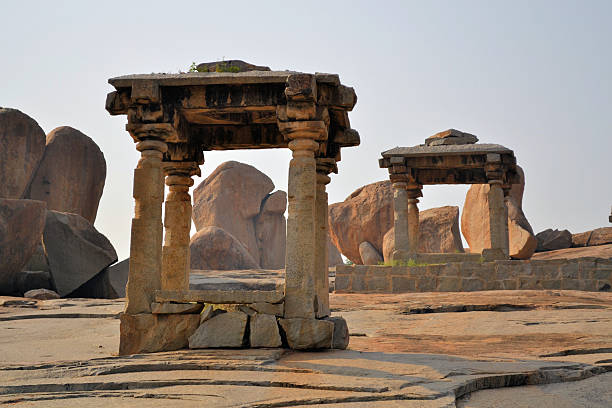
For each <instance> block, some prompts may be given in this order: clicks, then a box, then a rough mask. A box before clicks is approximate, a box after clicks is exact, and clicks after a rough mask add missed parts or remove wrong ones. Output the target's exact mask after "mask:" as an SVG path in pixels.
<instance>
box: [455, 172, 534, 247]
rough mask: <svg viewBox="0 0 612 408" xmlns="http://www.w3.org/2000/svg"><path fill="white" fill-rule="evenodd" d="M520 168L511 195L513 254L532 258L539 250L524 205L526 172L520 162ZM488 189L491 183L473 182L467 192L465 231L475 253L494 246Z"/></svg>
mask: <svg viewBox="0 0 612 408" xmlns="http://www.w3.org/2000/svg"><path fill="white" fill-rule="evenodd" d="M517 169H518V170H519V175H520V178H521V182H520V183H519V184H513V185H512V189H511V190H510V195H509V198H508V221H509V222H508V233H509V243H510V256H511V257H513V258H515V259H528V258H530V257H531V255H533V253H534V252H535V249H536V246H537V241H536V239H535V236H534V235H533V229H532V228H531V225H529V221H527V218H526V217H525V214H524V213H523V210H522V208H521V204H522V201H523V191H524V188H525V175H524V173H523V170H522V169H521V168H520V167H518V166H517ZM488 192H489V185H488V184H474V185H472V186H471V187H470V189H469V190H468V192H467V195H466V197H465V204H464V205H463V213H462V215H461V232H462V233H463V236H464V237H465V240H466V241H467V243H468V245H469V247H470V251H471V252H473V253H478V252H482V250H483V249H485V248H490V246H491V241H490V236H489V201H488V198H487V193H488Z"/></svg>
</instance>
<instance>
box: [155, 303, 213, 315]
mask: <svg viewBox="0 0 612 408" xmlns="http://www.w3.org/2000/svg"><path fill="white" fill-rule="evenodd" d="M202 308H203V305H202V304H200V303H158V302H153V303H151V313H153V314H184V313H200V312H201V311H202Z"/></svg>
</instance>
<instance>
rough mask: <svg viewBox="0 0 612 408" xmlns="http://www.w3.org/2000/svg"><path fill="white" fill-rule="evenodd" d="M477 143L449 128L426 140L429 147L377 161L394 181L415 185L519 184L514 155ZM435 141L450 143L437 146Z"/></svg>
mask: <svg viewBox="0 0 612 408" xmlns="http://www.w3.org/2000/svg"><path fill="white" fill-rule="evenodd" d="M465 140H468V141H465ZM477 140H478V138H476V136H474V135H471V134H469V133H463V132H460V131H458V130H455V129H449V130H447V131H444V132H440V133H437V134H436V135H434V136H431V137H429V138H427V139H426V144H421V145H417V146H410V147H394V148H393V149H389V150H386V151H384V152H382V153H381V155H382V158H381V159H379V161H378V162H379V166H380V167H381V168H386V169H388V170H389V175H390V177H391V179H392V180H406V181H407V182H409V183H412V184H416V185H425V184H481V183H487V182H488V181H490V180H502V182H503V184H505V185H510V184H514V183H516V182H518V181H519V179H518V173H517V170H516V158H515V157H514V152H513V151H512V150H510V149H508V148H507V147H504V146H502V145H498V144H489V143H476V141H477ZM432 141H434V143H448V144H435V145H434V144H431V143H432ZM428 143H429V144H428Z"/></svg>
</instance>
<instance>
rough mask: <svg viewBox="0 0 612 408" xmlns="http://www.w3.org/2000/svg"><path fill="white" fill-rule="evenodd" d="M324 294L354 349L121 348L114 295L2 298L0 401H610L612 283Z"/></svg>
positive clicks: (358, 403)
mask: <svg viewBox="0 0 612 408" xmlns="http://www.w3.org/2000/svg"><path fill="white" fill-rule="evenodd" d="M331 302H332V307H333V313H334V314H335V315H342V316H343V317H345V318H346V319H347V321H348V323H349V327H350V329H351V334H352V337H351V344H350V345H349V349H348V350H344V351H327V352H310V353H304V352H291V351H283V350H280V349H259V350H196V351H189V350H185V351H178V352H168V353H157V354H149V355H135V356H127V357H118V356H117V355H116V352H117V349H118V341H119V320H118V319H117V316H118V314H119V312H120V311H121V310H122V308H123V302H122V301H121V300H86V299H57V300H47V301H35V300H27V299H23V298H8V297H4V298H0V404H8V405H9V406H19V407H21V406H24V407H26V406H28V407H29V406H35V407H65V406H79V407H90V406H101V405H108V404H111V405H112V406H143V405H145V406H151V407H157V406H159V407H162V406H163V407H167V406H173V407H175V406H176V407H191V406H194V407H195V406H215V407H216V406H219V407H230V406H243V407H286V406H307V405H321V404H326V406H330V407H378V406H381V407H382V406H385V407H389V406H391V407H392V406H398V407H399V406H402V407H454V406H455V404H457V405H456V406H459V407H474V408H475V407H491V406H496V407H533V406H537V407H539V408H541V407H548V406H551V407H552V406H554V407H555V408H561V407H570V406H571V407H575V406H584V407H609V406H612V294H611V293H587V292H576V291H497V292H471V293H443V294H442V293H437V294H434V293H416V294H398V295H387V294H380V295H373V294H345V295H334V294H332V295H331ZM511 386H515V387H513V388H506V387H511ZM478 390H484V391H478ZM476 391H478V392H476Z"/></svg>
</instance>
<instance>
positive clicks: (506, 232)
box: [501, 185, 512, 258]
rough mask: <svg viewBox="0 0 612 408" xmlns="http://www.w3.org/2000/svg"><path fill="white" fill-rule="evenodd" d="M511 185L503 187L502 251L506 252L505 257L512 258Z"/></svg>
mask: <svg viewBox="0 0 612 408" xmlns="http://www.w3.org/2000/svg"><path fill="white" fill-rule="evenodd" d="M511 187H512V186H511V185H503V186H502V190H503V192H504V208H503V211H504V214H503V221H501V222H502V228H503V229H502V250H503V251H504V255H505V256H506V257H508V258H509V257H510V226H509V223H510V219H509V218H508V208H509V204H508V201H509V200H510V189H511Z"/></svg>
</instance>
